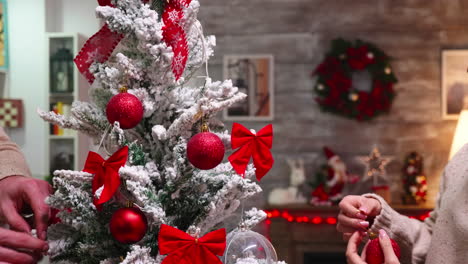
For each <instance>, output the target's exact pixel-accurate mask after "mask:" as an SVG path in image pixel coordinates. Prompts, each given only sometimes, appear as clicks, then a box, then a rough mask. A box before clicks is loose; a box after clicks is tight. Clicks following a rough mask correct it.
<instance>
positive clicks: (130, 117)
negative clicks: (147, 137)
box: [106, 87, 144, 129]
mask: <svg viewBox="0 0 468 264" xmlns="http://www.w3.org/2000/svg"><path fill="white" fill-rule="evenodd" d="M143 112H144V111H143V105H142V104H141V101H140V99H138V98H137V97H136V96H135V95H133V94H130V93H127V89H126V87H124V88H122V89H121V93H119V94H117V95H115V96H113V97H112V98H111V99H110V101H109V103H108V104H107V107H106V115H107V120H109V123H111V124H114V122H116V121H118V122H119V124H120V128H122V129H131V128H134V127H136V126H137V125H138V123H140V121H141V119H143Z"/></svg>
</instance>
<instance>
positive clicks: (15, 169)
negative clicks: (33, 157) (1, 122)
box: [0, 127, 31, 180]
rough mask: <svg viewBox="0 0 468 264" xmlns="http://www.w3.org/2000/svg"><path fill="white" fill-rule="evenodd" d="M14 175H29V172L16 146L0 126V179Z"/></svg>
mask: <svg viewBox="0 0 468 264" xmlns="http://www.w3.org/2000/svg"><path fill="white" fill-rule="evenodd" d="M15 175H19V176H31V172H30V171H29V168H28V165H27V164H26V161H25V159H24V156H23V154H22V153H21V151H20V150H19V148H18V146H17V145H16V144H15V143H13V142H12V141H11V140H10V138H9V137H8V136H7V134H6V133H5V131H4V130H3V128H1V127H0V180H1V179H3V178H5V177H8V176H15Z"/></svg>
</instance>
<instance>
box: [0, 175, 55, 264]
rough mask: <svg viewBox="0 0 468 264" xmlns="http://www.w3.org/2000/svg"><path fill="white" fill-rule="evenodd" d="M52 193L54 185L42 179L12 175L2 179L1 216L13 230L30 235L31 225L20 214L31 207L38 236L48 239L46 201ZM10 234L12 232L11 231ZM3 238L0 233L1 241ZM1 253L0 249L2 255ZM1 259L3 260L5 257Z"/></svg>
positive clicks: (0, 186)
mask: <svg viewBox="0 0 468 264" xmlns="http://www.w3.org/2000/svg"><path fill="white" fill-rule="evenodd" d="M51 193H52V187H51V186H50V185H49V184H48V183H47V182H45V181H42V180H38V179H34V178H29V177H23V176H10V177H7V178H5V179H3V180H0V218H3V219H4V220H5V221H6V223H7V224H8V225H9V226H10V228H11V229H12V230H15V231H19V232H24V233H27V234H28V236H30V235H29V234H30V233H31V227H30V226H29V225H28V223H27V222H26V221H25V220H24V218H23V217H21V215H20V214H21V213H22V212H23V211H25V210H26V209H28V208H30V209H31V210H32V212H33V213H34V222H35V227H36V230H37V236H38V238H39V239H42V240H46V236H47V226H48V221H49V216H50V208H49V206H48V205H47V204H46V203H45V199H46V198H47V197H48V196H49V195H50V194H51ZM14 234H18V233H14ZM9 235H12V234H11V233H9ZM3 240H4V239H3V238H2V237H1V233H0V242H2V241H3ZM12 240H15V239H12ZM20 245H22V244H21V243H20ZM0 246H1V244H0ZM9 247H10V248H12V247H11V246H9ZM4 250H6V249H4ZM1 253H2V252H1V250H0V256H1ZM0 259H2V260H3V258H0Z"/></svg>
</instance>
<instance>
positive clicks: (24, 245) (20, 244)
mask: <svg viewBox="0 0 468 264" xmlns="http://www.w3.org/2000/svg"><path fill="white" fill-rule="evenodd" d="M47 250H49V246H48V245H47V243H46V242H45V241H43V240H40V239H37V238H34V237H32V236H31V235H29V234H25V233H20V232H16V231H13V230H8V229H4V228H0V260H1V261H0V263H14V264H30V263H37V262H38V261H39V260H40V259H41V258H42V254H41V253H42V252H47Z"/></svg>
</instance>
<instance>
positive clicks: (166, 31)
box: [162, 0, 192, 80]
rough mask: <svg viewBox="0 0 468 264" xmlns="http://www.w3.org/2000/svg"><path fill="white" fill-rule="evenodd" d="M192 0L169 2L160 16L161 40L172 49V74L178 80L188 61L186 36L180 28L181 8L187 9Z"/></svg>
mask: <svg viewBox="0 0 468 264" xmlns="http://www.w3.org/2000/svg"><path fill="white" fill-rule="evenodd" d="M191 2H192V0H171V1H170V2H169V3H168V4H166V7H165V8H164V13H163V15H162V18H163V22H164V27H163V40H164V41H165V42H166V43H167V45H169V46H171V47H172V51H173V52H174V58H173V59H172V72H173V73H174V76H175V77H176V80H178V79H179V78H180V77H181V76H182V74H183V73H184V70H185V65H186V64H187V59H188V44H187V36H186V34H185V31H184V29H183V28H182V19H183V17H184V12H183V8H184V7H188V6H189V5H190V3H191Z"/></svg>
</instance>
